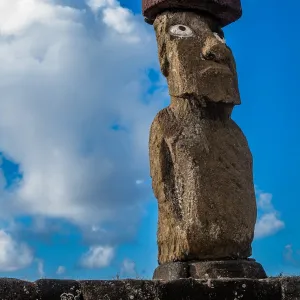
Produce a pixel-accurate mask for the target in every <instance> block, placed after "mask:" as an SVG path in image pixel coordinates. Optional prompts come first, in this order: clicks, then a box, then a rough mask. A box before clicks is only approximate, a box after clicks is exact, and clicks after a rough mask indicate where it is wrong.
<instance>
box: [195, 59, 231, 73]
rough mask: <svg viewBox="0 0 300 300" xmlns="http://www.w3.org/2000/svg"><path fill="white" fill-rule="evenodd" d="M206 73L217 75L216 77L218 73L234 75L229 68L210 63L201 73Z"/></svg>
mask: <svg viewBox="0 0 300 300" xmlns="http://www.w3.org/2000/svg"><path fill="white" fill-rule="evenodd" d="M206 72H211V73H216V75H217V73H222V74H228V75H232V71H231V70H230V68H229V66H227V65H225V64H220V63H216V62H209V65H208V66H206V67H204V68H203V69H202V70H201V71H200V72H199V73H200V74H205V73H206Z"/></svg>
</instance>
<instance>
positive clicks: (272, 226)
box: [255, 212, 285, 238]
mask: <svg viewBox="0 0 300 300" xmlns="http://www.w3.org/2000/svg"><path fill="white" fill-rule="evenodd" d="M284 226H285V225H284V222H283V221H281V220H280V219H279V217H278V215H277V213H276V212H272V213H268V214H264V215H262V216H261V217H260V218H259V219H258V221H257V223H256V228H255V236H256V237H257V238H262V237H267V236H270V235H274V234H275V233H277V232H278V231H280V230H281V229H283V228H284Z"/></svg>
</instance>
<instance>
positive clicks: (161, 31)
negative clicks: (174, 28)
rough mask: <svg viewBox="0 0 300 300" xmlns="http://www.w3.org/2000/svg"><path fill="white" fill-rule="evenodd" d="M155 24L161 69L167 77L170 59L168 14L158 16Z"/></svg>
mask: <svg viewBox="0 0 300 300" xmlns="http://www.w3.org/2000/svg"><path fill="white" fill-rule="evenodd" d="M153 26H154V29H155V32H156V41H157V46H158V57H159V63H160V69H161V72H162V74H163V75H164V76H165V77H168V75H169V61H168V55H167V44H166V38H167V30H166V27H167V18H166V15H160V16H158V17H157V18H156V19H155V21H154V24H153Z"/></svg>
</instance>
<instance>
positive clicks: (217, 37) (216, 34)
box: [214, 32, 226, 44]
mask: <svg viewBox="0 0 300 300" xmlns="http://www.w3.org/2000/svg"><path fill="white" fill-rule="evenodd" d="M214 36H215V37H216V39H217V40H218V41H220V42H221V43H223V44H226V40H225V38H222V37H220V35H219V34H218V33H216V32H214Z"/></svg>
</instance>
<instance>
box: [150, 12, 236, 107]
mask: <svg viewBox="0 0 300 300" xmlns="http://www.w3.org/2000/svg"><path fill="white" fill-rule="evenodd" d="M154 28H155V31H156V37H157V44H158V54H159V61H160V66H161V71H162V73H163V74H164V75H165V76H166V77H167V81H168V86H169V93H170V95H171V96H172V97H185V96H189V97H191V98H196V99H195V100H197V101H198V102H200V101H201V102H203V103H205V102H206V101H210V102H216V103H218V102H223V103H232V104H240V94H239V89H238V80H237V74H236V67H235V60H234V57H233V55H232V52H231V50H230V49H229V48H228V47H227V46H226V44H225V43H224V41H225V40H224V39H223V34H224V33H223V31H222V29H221V28H219V26H218V24H216V22H215V21H214V20H213V19H212V18H210V17H208V16H205V15H197V14H195V13H193V12H178V13H170V12H167V13H163V14H162V15H160V16H159V17H158V18H157V19H156V20H155V23H154Z"/></svg>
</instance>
